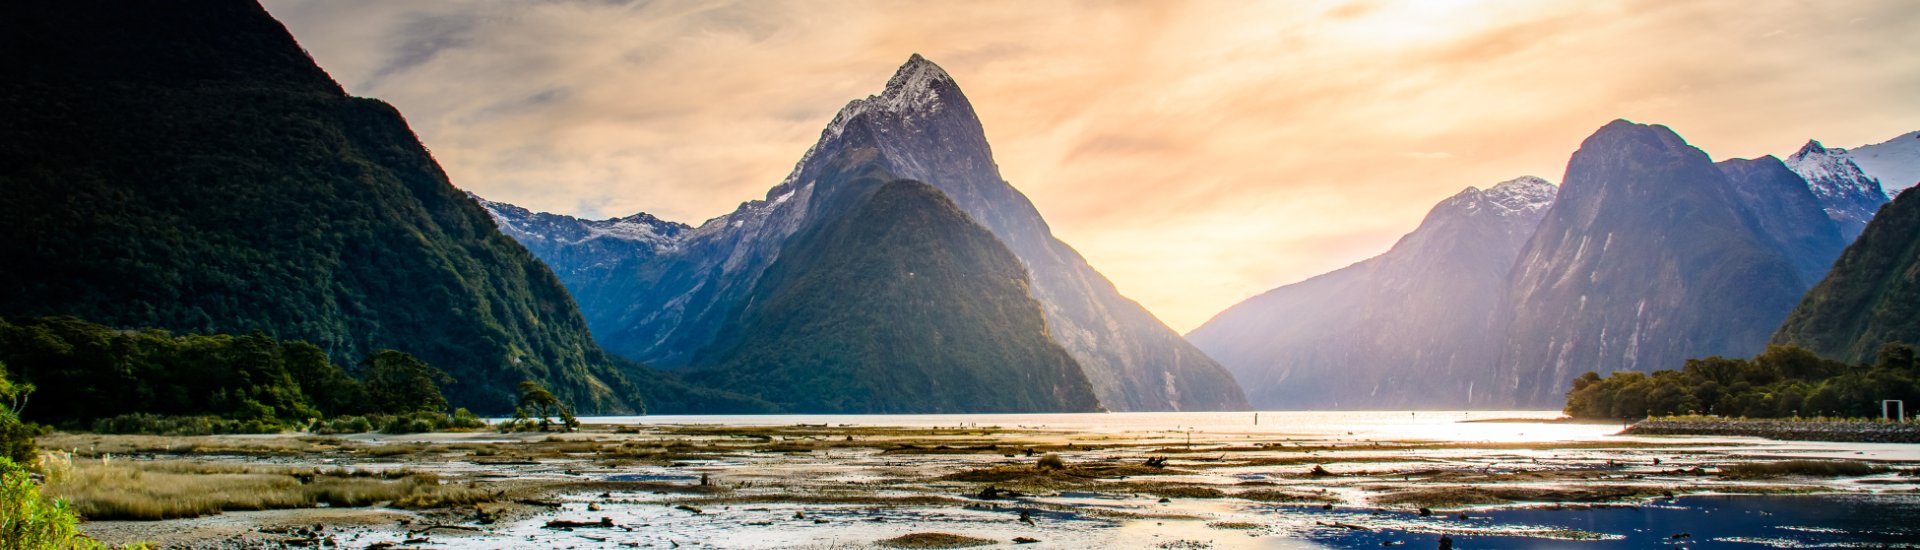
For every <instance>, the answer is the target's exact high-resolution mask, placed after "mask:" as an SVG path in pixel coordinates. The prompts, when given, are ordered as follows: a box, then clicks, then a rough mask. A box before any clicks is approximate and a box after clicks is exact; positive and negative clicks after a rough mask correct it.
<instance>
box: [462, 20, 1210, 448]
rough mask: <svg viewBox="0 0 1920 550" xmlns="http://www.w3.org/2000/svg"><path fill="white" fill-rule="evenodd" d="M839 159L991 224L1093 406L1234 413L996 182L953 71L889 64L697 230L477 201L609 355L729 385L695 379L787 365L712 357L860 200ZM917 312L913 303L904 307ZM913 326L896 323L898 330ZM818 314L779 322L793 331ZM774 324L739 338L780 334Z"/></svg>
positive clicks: (1151, 324) (912, 62)
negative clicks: (745, 197)
mask: <svg viewBox="0 0 1920 550" xmlns="http://www.w3.org/2000/svg"><path fill="white" fill-rule="evenodd" d="M841 165H848V166H852V165H861V166H868V165H870V166H872V167H873V168H874V169H876V170H883V171H885V172H886V173H887V174H891V177H895V178H900V179H907V180H913V181H919V182H923V183H925V184H927V185H929V186H931V188H932V189H935V190H937V191H938V192H939V193H940V194H942V195H944V196H945V197H946V199H947V200H949V201H951V203H952V204H953V205H954V206H955V207H957V208H958V209H959V210H960V211H961V212H963V213H965V215H966V217H967V218H968V219H970V220H971V221H972V222H974V223H977V224H979V225H980V226H981V227H984V228H985V229H986V230H987V231H989V232H991V235H992V236H993V237H994V238H995V240H997V241H998V243H999V244H1000V245H1001V246H1004V247H1005V248H1006V249H1007V250H1008V251H1010V252H1011V253H1012V254H1013V255H1014V257H1016V258H1018V259H1019V263H1020V264H1021V266H1022V267H1023V268H1024V271H1025V276H1024V280H1022V281H1020V283H1019V287H1020V289H1021V291H1022V292H1024V293H1025V294H1027V295H1028V296H1030V297H1031V299H1033V300H1034V301H1036V302H1037V304H1038V306H1039V308H1040V311H1041V312H1042V314H1043V317H1044V320H1045V322H1044V327H1043V330H1044V333H1045V335H1046V337H1047V339H1048V340H1050V341H1051V342H1052V343H1053V344H1054V345H1057V346H1058V347H1059V348H1060V349H1063V350H1065V352H1066V353H1067V354H1068V355H1069V356H1071V357H1072V359H1073V361H1074V362H1075V363H1076V364H1077V365H1078V367H1077V368H1078V370H1079V371H1080V373H1081V374H1082V376H1083V377H1084V380H1085V381H1086V382H1088V383H1090V384H1091V387H1092V389H1093V392H1094V395H1095V396H1096V397H1097V399H1098V403H1099V405H1100V406H1103V407H1105V408H1108V409H1112V410H1221V409H1241V408H1245V407H1246V406H1247V404H1246V401H1245V398H1244V396H1243V395H1242V393H1241V391H1240V388H1239V387H1238V386H1237V385H1236V384H1235V383H1234V381H1233V379H1232V377H1231V376H1230V375H1229V374H1228V373H1227V372H1226V370H1225V369H1223V368H1221V367H1220V366H1219V365H1218V364H1217V363H1214V362H1213V361H1212V360H1211V359H1209V358H1208V357H1207V356H1206V355H1205V354H1203V353H1201V352H1200V351H1199V350H1198V349H1196V348H1194V347H1193V346H1192V345H1191V344H1188V343H1187V342H1186V341H1185V340H1184V339H1182V338H1181V337H1180V336H1179V335H1178V334H1176V333H1174V332H1173V331H1172V330H1170V329H1168V328H1166V326H1165V325H1164V324H1162V323H1161V322H1160V321H1159V320H1157V319H1155V318H1154V317H1153V316H1152V315H1151V314H1149V313H1147V312H1146V310H1145V309H1143V308H1141V307H1140V306H1139V305H1138V304H1135V303H1134V302H1132V301H1131V300H1127V299H1126V298H1125V297H1123V296H1121V295H1120V294H1119V292H1117V291H1116V290H1115V289H1114V288H1113V285H1112V284H1111V283H1110V282H1108V281H1107V280H1106V279H1105V278H1104V277H1102V276H1101V275H1100V274H1099V273H1098V272H1096V271H1094V270H1093V268H1092V267H1091V266H1089V265H1087V263H1086V261H1085V260H1084V259H1082V258H1081V257H1080V255H1079V254H1078V253H1076V252H1074V251H1073V249H1072V248H1070V247H1068V246H1067V245H1066V244H1065V243H1062V242H1060V241H1059V240H1057V239H1055V238H1054V237H1053V236H1052V234H1051V231H1050V230H1049V229H1048V228H1047V225H1046V222H1045V221H1044V220H1042V219H1041V217H1040V214H1039V212H1038V211H1037V210H1035V209H1034V207H1033V204H1032V203H1031V202H1030V201H1028V200H1027V198H1026V197H1025V196H1024V195H1021V194H1020V192H1019V191H1017V190H1015V189H1014V188H1013V187H1012V186H1010V185H1008V184H1007V183H1006V182H1005V180H1003V179H1002V178H1001V177H1000V174H999V171H998V168H997V165H996V164H995V163H994V161H993V156H992V152H991V150H990V148H989V147H988V145H987V142H986V138H985V134H984V132H983V131H982V129H981V127H980V121H979V119H978V118H977V117H976V116H975V115H974V112H973V108H972V106H971V104H969V103H968V101H967V99H966V96H965V95H964V94H962V93H961V91H960V88H959V87H958V86H957V85H956V84H955V83H954V81H953V78H952V77H951V76H949V75H948V74H947V73H946V71H945V70H942V69H941V68H940V67H939V66H937V65H935V64H933V63H932V62H930V61H927V60H926V59H924V58H922V57H920V56H918V55H915V56H913V57H912V58H911V59H909V60H908V61H907V63H905V64H904V65H902V66H901V67H900V69H899V70H898V71H897V72H896V73H895V74H894V76H893V77H892V78H891V79H889V80H888V81H887V84H886V87H885V89H884V90H883V91H882V92H881V93H880V94H877V95H874V96H870V97H867V98H865V99H860V100H855V101H853V102H851V103H849V104H848V105H847V106H846V107H845V108H843V109H842V110H841V111H840V112H839V114H838V115H837V116H835V117H834V119H833V121H832V122H831V123H830V124H829V125H828V126H827V128H826V129H825V130H824V131H822V132H821V136H820V140H819V142H818V143H816V144H815V145H814V146H813V147H812V148H811V149H809V150H808V151H807V152H806V154H805V155H803V156H802V157H801V160H800V162H799V163H798V164H797V165H796V166H795V168H794V171H793V173H792V174H791V175H789V176H788V177H787V178H786V180H785V181H783V182H781V183H780V184H779V185H777V186H775V187H774V188H773V189H772V190H770V191H768V193H767V194H766V197H765V199H764V200H758V201H750V202H747V203H744V204H742V205H741V206H740V208H739V209H737V210H735V211H734V212H732V213H730V214H727V215H725V216H721V217H719V218H715V219H713V220H709V221H707V222H706V223H703V224H701V225H700V226H698V227H694V228H686V227H684V226H672V225H663V224H661V223H658V222H657V221H656V220H652V219H651V218H641V217H640V216H644V215H638V216H636V217H629V218H624V219H625V220H641V219H644V220H646V221H644V222H639V221H635V222H629V223H627V225H628V226H629V227H635V226H639V227H644V228H645V231H637V232H635V233H633V235H640V237H639V238H630V236H629V235H627V234H621V233H619V232H613V231H607V230H606V228H607V227H612V226H614V225H618V224H620V223H623V222H620V221H618V220H609V221H605V222H594V221H586V220H574V219H571V218H565V217H560V216H552V215H546V214H534V213H532V212H527V211H525V210H524V209H519V208H516V207H512V206H511V205H506V204H502V203H492V202H486V203H483V204H486V205H487V206H488V207H489V209H490V210H491V211H492V212H493V213H494V216H495V219H496V220H497V221H498V222H499V224H500V225H501V226H502V227H503V228H505V229H504V230H505V231H506V232H507V233H508V234H509V235H513V236H514V237H515V238H517V239H520V240H521V241H522V242H523V243H526V244H527V246H528V248H529V249H530V250H533V251H534V252H535V253H536V254H538V255H539V256H540V257H541V258H542V259H543V260H544V261H546V262H548V264H549V265H550V266H552V267H553V269H554V270H555V271H556V272H557V273H559V274H560V277H561V278H562V280H563V281H564V282H565V283H566V285H567V286H568V288H570V289H571V290H572V291H573V295H574V297H575V299H576V300H578V301H579V303H580V304H581V308H582V310H583V312H584V313H585V315H586V318H587V321H588V324H589V325H590V326H591V327H593V331H594V334H595V335H596V336H597V337H598V339H599V341H600V342H601V343H602V344H603V345H605V346H606V347H607V349H609V350H612V351H614V352H616V353H620V354H623V355H626V356H628V357H631V358H634V359H638V360H642V361H646V362H649V363H651V364H654V365H658V366H666V367H670V368H675V369H679V370H681V371H683V372H686V373H687V375H688V376H689V377H690V378H694V379H699V380H709V381H712V380H723V379H724V380H736V379H741V376H731V377H722V376H718V375H713V374H703V372H704V371H707V370H710V369H717V368H725V369H726V370H728V371H730V372H744V371H751V370H754V369H759V370H763V371H768V372H772V371H774V370H779V369H786V368H788V367H787V366H786V365H785V364H784V363H785V362H787V361H793V360H797V358H795V357H788V356H781V355H777V354H776V355H760V356H758V357H759V358H758V359H754V360H753V361H754V362H753V363H751V364H743V363H739V362H738V361H736V360H734V359H726V360H722V359H721V358H722V357H723V356H726V350H734V349H740V348H741V347H742V346H743V345H744V344H743V343H742V342H740V341H738V340H739V339H740V338H750V337H754V336H748V333H743V332H741V330H740V329H741V327H740V326H739V325H738V323H739V322H740V320H741V319H745V318H750V317H753V314H754V312H756V311H758V310H757V309H756V308H757V307H758V305H759V304H757V303H756V301H755V300H757V299H759V298H757V297H764V296H767V295H768V294H767V293H768V292H769V290H768V289H766V288H762V287H763V285H766V284H773V283H769V282H766V281H765V278H766V277H768V276H769V274H770V273H772V272H773V271H771V270H773V269H774V268H775V267H776V266H778V265H782V264H783V263H784V264H792V263H795V262H798V261H801V259H785V258H786V256H787V255H789V254H791V252H790V251H791V250H794V249H795V247H797V246H800V245H802V244H806V243H807V241H806V240H805V239H803V238H802V236H803V235H805V234H809V233H810V232H816V231H819V228H820V227H826V226H834V225H837V224H840V223H842V218H844V217H846V216H848V215H850V213H852V212H854V211H855V209H856V206H855V205H857V204H859V201H857V200H851V199H846V198H845V197H846V196H847V192H846V191H845V190H844V189H842V188H844V187H847V182H846V181H844V180H843V179H836V178H833V177H829V176H831V175H833V174H836V173H839V172H835V171H836V170H844V169H847V168H845V167H844V166H841ZM609 240H625V241H629V242H625V243H612V242H608V241H609ZM955 276H956V277H958V276H959V274H955ZM961 278H963V279H964V277H961ZM869 284H879V281H867V282H865V283H862V284H859V285H853V286H846V287H842V288H840V289H839V291H840V292H843V293H844V295H843V296H842V298H843V299H845V300H847V301H852V300H855V299H856V298H860V297H861V296H859V293H860V292H862V290H859V289H864V288H867V285H869ZM953 290H956V291H957V287H956V288H955V289H953ZM983 300H985V301H986V302H987V303H999V304H1007V305H1008V307H1013V304H1016V303H1018V300H1013V299H1012V298H1011V297H1005V296H986V297H983ZM1002 313H1011V310H1008V311H1003V312H1002ZM921 314H926V312H924V311H923V312H921V313H915V315H921ZM982 319H986V318H984V317H964V316H956V317H954V318H952V319H949V321H951V322H953V323H960V324H957V325H954V326H956V327H959V326H961V325H964V324H965V323H970V322H974V321H977V320H982ZM921 320H924V319H918V318H900V319H894V321H896V322H899V323H905V324H912V323H915V322H918V321H921ZM820 321H821V319H813V318H796V319H792V320H791V322H793V323H796V325H795V326H800V325H804V324H806V323H815V322H820ZM1015 326H1018V325H1015ZM789 328H792V327H789ZM972 328H973V327H969V328H967V330H972ZM775 332H778V331H772V332H767V331H761V332H752V334H758V335H760V336H764V337H768V338H788V337H790V335H787V336H782V335H779V334H775ZM946 335H947V333H946V332H944V331H938V332H925V333H921V334H919V335H917V336H916V337H917V338H920V339H922V340H921V341H916V342H912V343H911V344H909V343H906V342H901V343H897V344H896V345H901V346H908V347H920V348H924V349H942V348H939V347H931V346H928V345H927V344H928V342H929V341H931V340H933V339H940V338H945V337H946ZM831 351H832V352H833V353H834V354H837V355H832V356H829V357H818V358H813V359H808V360H809V361H815V362H818V363H821V364H833V365H836V366H844V365H848V364H854V363H859V362H861V361H867V360H871V359H872V358H856V357H853V356H852V354H853V353H854V352H855V351H856V350H855V348H854V347H847V348H838V349H835V350H831ZM982 359H983V360H984V357H983V358H982ZM722 363H725V365H722ZM831 372H836V371H827V370H822V371H817V372H814V373H813V375H814V376H830V375H831V374H830V373H831ZM723 385H726V386H727V387H733V386H731V385H728V384H723ZM1056 389H1059V388H1056ZM757 391H759V393H756V394H755V395H758V396H761V397H764V398H767V399H769V400H770V401H775V402H783V403H791V404H794V405H795V406H796V407H799V408H798V409H796V410H840V408H842V407H851V408H859V407H861V406H868V405H874V403H868V404H867V405H859V404H851V403H840V404H827V403H808V402H803V401H796V400H793V399H789V398H788V396H783V395H779V393H780V392H781V391H783V390H782V389H781V388H774V387H765V388H761V389H760V390H757ZM1061 391H1065V390H1064V389H1061ZM1069 393H1070V392H1069ZM1060 395H1067V394H1066V393H1061V394H1060ZM1059 403H1061V404H1064V403H1066V402H1065V401H1062V402H1059ZM923 404H924V405H926V407H929V408H928V409H926V410H934V409H932V408H931V407H933V406H934V405H933V402H932V401H926V402H923ZM874 406H877V405H874ZM884 408H886V409H887V410H892V411H898V412H905V411H904V410H900V409H895V408H892V407H891V406H888V407H884ZM938 410H947V409H945V408H940V409H938Z"/></svg>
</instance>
